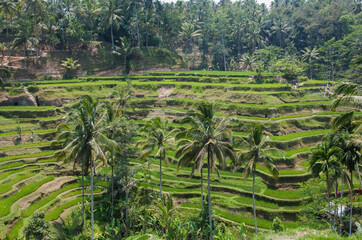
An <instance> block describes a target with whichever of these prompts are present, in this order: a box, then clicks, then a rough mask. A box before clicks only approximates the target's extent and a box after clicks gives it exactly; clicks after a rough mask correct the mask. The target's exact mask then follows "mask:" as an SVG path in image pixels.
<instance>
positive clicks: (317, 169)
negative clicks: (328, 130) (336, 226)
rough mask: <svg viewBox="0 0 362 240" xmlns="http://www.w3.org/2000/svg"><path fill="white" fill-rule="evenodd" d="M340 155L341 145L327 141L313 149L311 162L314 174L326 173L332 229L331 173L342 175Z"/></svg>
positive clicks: (310, 165)
mask: <svg viewBox="0 0 362 240" xmlns="http://www.w3.org/2000/svg"><path fill="white" fill-rule="evenodd" d="M340 155H341V149H340V148H339V147H336V146H333V143H331V142H327V141H325V142H323V143H321V144H319V145H318V146H317V147H315V148H314V149H313V150H312V155H311V158H310V163H309V168H310V169H311V171H312V176H314V177H319V176H320V175H322V174H325V175H326V185H327V198H328V213H329V223H330V227H331V230H332V231H333V228H332V217H331V203H330V185H331V183H330V180H331V179H330V174H333V173H335V174H336V175H340V173H338V172H340V171H341V163H340V162H339V161H338V157H339V156H340Z"/></svg>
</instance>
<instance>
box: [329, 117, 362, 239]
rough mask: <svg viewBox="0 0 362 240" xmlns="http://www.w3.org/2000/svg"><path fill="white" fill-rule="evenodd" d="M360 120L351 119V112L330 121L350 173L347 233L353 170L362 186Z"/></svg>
mask: <svg viewBox="0 0 362 240" xmlns="http://www.w3.org/2000/svg"><path fill="white" fill-rule="evenodd" d="M361 126H362V122H361V121H360V120H355V121H354V120H353V112H348V113H345V114H342V115H340V116H338V117H336V118H335V119H333V121H332V128H333V130H334V131H335V135H336V136H338V140H339V142H338V143H339V147H340V148H341V150H342V157H341V163H342V164H343V165H344V166H345V167H346V168H347V170H348V171H349V173H350V190H351V199H350V200H351V213H350V223H349V224H350V225H349V235H351V231H352V210H353V209H352V202H353V171H355V170H357V174H358V178H359V182H360V186H362V181H361V174H360V172H359V164H360V162H361V140H360V136H361V135H360V131H361Z"/></svg>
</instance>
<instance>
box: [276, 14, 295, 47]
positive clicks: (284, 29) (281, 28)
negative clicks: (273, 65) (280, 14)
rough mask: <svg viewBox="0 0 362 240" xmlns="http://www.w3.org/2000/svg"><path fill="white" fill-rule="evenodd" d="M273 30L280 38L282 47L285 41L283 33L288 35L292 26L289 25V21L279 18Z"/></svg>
mask: <svg viewBox="0 0 362 240" xmlns="http://www.w3.org/2000/svg"><path fill="white" fill-rule="evenodd" d="M271 30H272V31H273V32H274V33H275V34H276V35H277V38H278V40H279V47H280V48H281V47H282V43H283V35H288V32H290V30H291V27H289V26H288V23H285V22H284V21H283V20H282V19H281V18H278V20H277V21H276V22H274V26H273V27H272V28H271Z"/></svg>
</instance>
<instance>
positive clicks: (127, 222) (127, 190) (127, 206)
mask: <svg viewBox="0 0 362 240" xmlns="http://www.w3.org/2000/svg"><path fill="white" fill-rule="evenodd" d="M128 192H129V189H128V171H127V160H126V236H128V233H129V220H128V208H129V205H128Z"/></svg>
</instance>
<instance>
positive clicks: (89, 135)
mask: <svg viewBox="0 0 362 240" xmlns="http://www.w3.org/2000/svg"><path fill="white" fill-rule="evenodd" d="M102 105H103V104H101V102H99V101H98V100H93V99H92V98H91V97H90V96H84V97H83V99H82V100H81V101H79V102H78V103H77V104H75V105H73V106H72V108H71V112H70V113H69V115H68V117H67V123H68V125H60V126H59V127H58V132H59V134H58V136H57V142H58V144H59V145H60V147H61V148H62V149H61V150H59V151H58V152H57V153H56V154H55V155H56V157H57V158H58V159H60V160H64V161H65V162H69V161H73V162H74V163H73V164H74V166H75V165H76V164H81V166H82V189H83V193H82V195H83V207H82V212H83V214H82V216H83V217H82V224H81V226H82V227H83V224H84V175H88V171H89V170H90V173H91V215H92V219H91V221H92V240H93V239H94V211H93V209H94V202H93V178H94V172H95V160H97V159H99V160H102V161H104V162H106V161H107V157H106V154H105V152H107V151H115V150H116V149H117V148H118V145H117V144H116V143H115V142H114V141H113V140H110V139H109V138H108V137H107V136H106V134H105V131H106V129H105V128H103V126H104V125H103V123H104V121H106V117H105V116H106V115H107V108H104V107H103V106H102Z"/></svg>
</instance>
